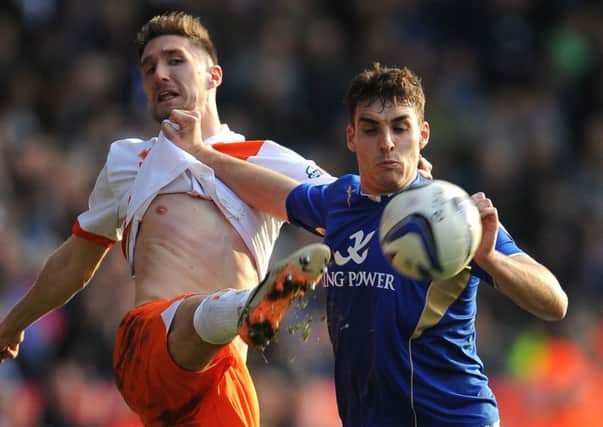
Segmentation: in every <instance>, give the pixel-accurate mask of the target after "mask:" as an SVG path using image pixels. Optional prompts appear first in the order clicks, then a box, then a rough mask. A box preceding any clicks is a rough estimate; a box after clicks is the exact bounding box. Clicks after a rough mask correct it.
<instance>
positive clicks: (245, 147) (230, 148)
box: [212, 141, 264, 160]
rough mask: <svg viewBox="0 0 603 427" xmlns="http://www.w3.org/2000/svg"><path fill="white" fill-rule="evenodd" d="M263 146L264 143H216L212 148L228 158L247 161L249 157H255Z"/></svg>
mask: <svg viewBox="0 0 603 427" xmlns="http://www.w3.org/2000/svg"><path fill="white" fill-rule="evenodd" d="M263 144H264V141H242V142H216V143H215V144H213V145H212V147H214V149H216V150H218V151H220V152H222V153H224V154H228V155H229V156H232V157H236V158H238V159H241V160H247V159H248V158H249V157H251V156H255V155H256V154H257V153H258V152H259V151H260V148H262V145H263Z"/></svg>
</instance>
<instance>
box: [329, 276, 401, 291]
mask: <svg viewBox="0 0 603 427" xmlns="http://www.w3.org/2000/svg"><path fill="white" fill-rule="evenodd" d="M322 285H323V286H324V287H325V288H343V287H349V288H358V287H365V288H369V287H370V288H379V289H388V290H390V291H395V290H396V289H395V288H394V275H393V274H391V273H382V272H380V271H327V272H326V273H325V274H324V275H323V276H322Z"/></svg>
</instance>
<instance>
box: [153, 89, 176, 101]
mask: <svg viewBox="0 0 603 427" xmlns="http://www.w3.org/2000/svg"><path fill="white" fill-rule="evenodd" d="M178 95H179V94H178V92H176V91H175V90H171V89H165V90H161V91H159V93H157V102H166V101H170V100H172V99H174V98H176V97H178Z"/></svg>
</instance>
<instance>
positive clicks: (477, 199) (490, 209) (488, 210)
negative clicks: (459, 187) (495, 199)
mask: <svg viewBox="0 0 603 427" xmlns="http://www.w3.org/2000/svg"><path fill="white" fill-rule="evenodd" d="M471 199H473V202H474V203H475V205H476V206H477V209H478V210H479V213H480V216H481V217H482V218H484V217H486V216H490V215H494V216H495V217H498V209H496V207H495V206H494V203H492V200H491V199H489V198H488V197H486V195H485V194H484V193H483V192H481V191H480V192H478V193H475V194H473V195H471Z"/></svg>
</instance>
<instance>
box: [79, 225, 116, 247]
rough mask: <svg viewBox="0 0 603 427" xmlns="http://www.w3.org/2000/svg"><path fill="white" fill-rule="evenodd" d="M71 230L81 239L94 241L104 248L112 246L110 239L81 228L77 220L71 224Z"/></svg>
mask: <svg viewBox="0 0 603 427" xmlns="http://www.w3.org/2000/svg"><path fill="white" fill-rule="evenodd" d="M71 232H72V233H73V234H74V235H76V236H78V237H81V238H82V239H86V240H90V241H91V242H94V243H96V244H97V245H100V246H104V247H106V248H110V247H111V246H113V243H115V242H114V241H113V240H111V239H107V238H106V237H103V236H99V235H98V234H94V233H90V232H88V231H86V230H83V229H82V227H81V226H80V222H79V221H76V222H75V223H74V224H73V227H71Z"/></svg>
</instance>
